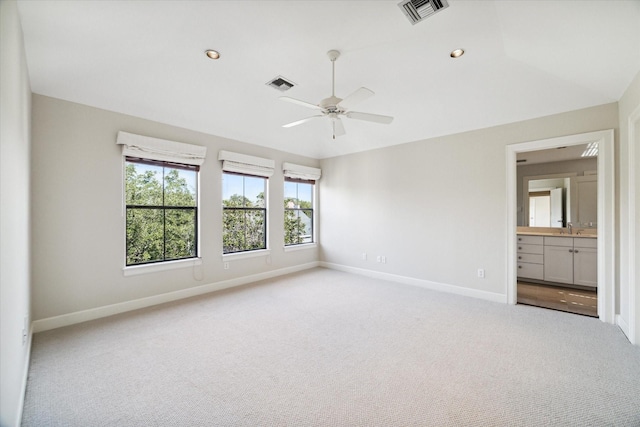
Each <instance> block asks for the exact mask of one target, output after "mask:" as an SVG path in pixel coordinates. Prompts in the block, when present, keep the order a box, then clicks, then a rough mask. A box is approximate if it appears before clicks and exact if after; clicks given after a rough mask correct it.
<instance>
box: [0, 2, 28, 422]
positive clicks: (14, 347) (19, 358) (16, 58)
mask: <svg viewBox="0 0 640 427" xmlns="http://www.w3.org/2000/svg"><path fill="white" fill-rule="evenodd" d="M0 69H1V70H2V72H0V123H1V125H0V236H1V237H0V266H1V267H0V342H1V343H2V345H1V346H0V378H1V379H2V381H0V384H1V385H0V426H3V427H4V426H18V425H19V424H20V417H21V413H22V401H23V400H22V399H23V392H24V387H25V384H26V383H25V382H26V369H27V368H28V365H29V345H30V335H28V336H27V341H26V342H24V343H23V337H22V332H23V329H24V328H25V326H26V327H27V331H28V328H29V324H30V320H29V300H30V284H29V282H30V278H29V269H30V264H29V259H30V255H29V251H30V247H29V235H30V232H29V218H30V215H29V210H30V208H29V152H30V138H31V136H30V134H29V132H30V126H31V113H30V109H31V106H30V101H31V89H30V85H29V76H28V73H27V65H26V61H25V55H24V44H23V40H22V29H21V26H20V21H19V18H18V11H17V8H16V3H15V1H5V0H3V1H2V2H0ZM25 318H26V319H27V322H26V325H25Z"/></svg>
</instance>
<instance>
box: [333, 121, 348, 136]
mask: <svg viewBox="0 0 640 427" xmlns="http://www.w3.org/2000/svg"><path fill="white" fill-rule="evenodd" d="M331 122H332V123H333V139H336V136H342V135H344V134H346V133H347V132H345V130H344V125H343V124H342V120H340V118H338V117H336V118H335V119H331Z"/></svg>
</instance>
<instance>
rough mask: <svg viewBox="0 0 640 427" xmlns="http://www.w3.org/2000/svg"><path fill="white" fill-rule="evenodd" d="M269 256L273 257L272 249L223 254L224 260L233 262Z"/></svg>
mask: <svg viewBox="0 0 640 427" xmlns="http://www.w3.org/2000/svg"><path fill="white" fill-rule="evenodd" d="M269 255H271V249H258V250H255V251H246V252H235V253H231V254H222V259H223V260H225V261H233V260H236V259H246V258H256V257H261V256H269Z"/></svg>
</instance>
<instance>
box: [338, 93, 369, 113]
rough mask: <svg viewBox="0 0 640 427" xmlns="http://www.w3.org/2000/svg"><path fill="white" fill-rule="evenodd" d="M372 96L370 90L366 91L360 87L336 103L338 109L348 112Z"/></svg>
mask: <svg viewBox="0 0 640 427" xmlns="http://www.w3.org/2000/svg"><path fill="white" fill-rule="evenodd" d="M373 95H375V94H374V93H373V91H372V90H370V89H367V88H366V87H361V88H360V89H358V90H356V91H355V92H353V93H352V94H351V95H349V96H347V97H346V98H345V99H343V100H342V101H340V102H339V103H338V107H340V108H341V109H342V110H343V111H344V110H350V109H351V107H353V106H355V105H357V104H359V103H361V102H362V101H364V100H365V99H368V98H371V97H372V96H373Z"/></svg>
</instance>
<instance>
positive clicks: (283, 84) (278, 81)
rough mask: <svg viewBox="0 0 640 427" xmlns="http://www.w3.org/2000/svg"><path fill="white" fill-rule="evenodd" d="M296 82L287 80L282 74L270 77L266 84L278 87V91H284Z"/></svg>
mask: <svg viewBox="0 0 640 427" xmlns="http://www.w3.org/2000/svg"><path fill="white" fill-rule="evenodd" d="M295 85H296V84H295V83H294V82H292V81H291V80H287V79H285V78H284V77H282V76H278V77H276V78H274V79H271V80H269V81H268V82H267V86H271V87H272V88H275V89H278V90H279V91H280V92H285V91H287V90H289V89H291V88H292V87H294V86H295Z"/></svg>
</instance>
